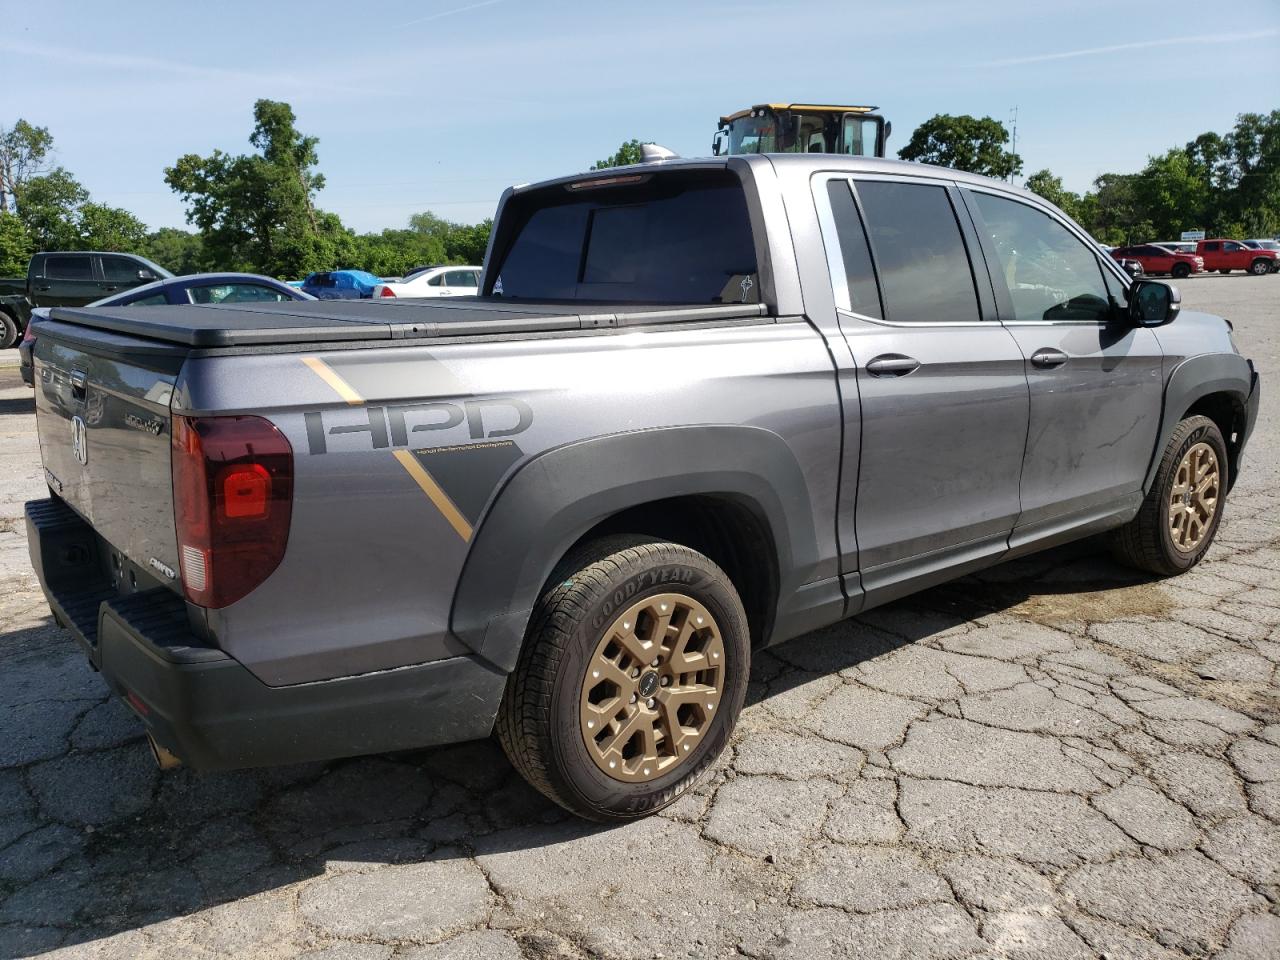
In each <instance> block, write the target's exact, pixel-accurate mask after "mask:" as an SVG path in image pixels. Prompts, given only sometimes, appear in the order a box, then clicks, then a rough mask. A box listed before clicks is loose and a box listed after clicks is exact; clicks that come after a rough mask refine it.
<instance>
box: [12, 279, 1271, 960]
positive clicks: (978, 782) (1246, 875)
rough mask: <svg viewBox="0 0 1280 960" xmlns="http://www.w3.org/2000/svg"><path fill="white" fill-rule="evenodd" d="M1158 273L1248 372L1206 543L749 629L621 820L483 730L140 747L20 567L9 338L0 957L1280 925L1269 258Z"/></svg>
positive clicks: (513, 947)
mask: <svg viewBox="0 0 1280 960" xmlns="http://www.w3.org/2000/svg"><path fill="white" fill-rule="evenodd" d="M1182 288H1183V293H1184V302H1185V304H1186V305H1187V306H1188V307H1189V308H1193V309H1194V308H1202V309H1208V310H1212V311H1215V312H1220V313H1224V314H1225V315H1227V316H1229V317H1230V318H1231V319H1232V320H1233V321H1234V322H1235V325H1236V336H1237V339H1238V342H1239V343H1240V345H1241V347H1242V349H1243V350H1244V351H1245V352H1246V353H1247V354H1250V355H1252V356H1253V358H1254V359H1255V361H1257V362H1258V364H1259V366H1260V368H1261V369H1262V371H1263V375H1264V378H1266V379H1267V382H1266V384H1264V388H1265V389H1264V394H1263V396H1264V400H1263V410H1262V417H1261V422H1260V424H1259V426H1258V429H1257V431H1256V432H1255V435H1254V439H1253V442H1252V447H1251V449H1250V453H1249V457H1248V463H1247V465H1246V469H1245V471H1244V473H1243V475H1242V477H1241V480H1240V483H1239V485H1238V486H1237V487H1236V489H1235V491H1234V492H1233V494H1232V497H1231V500H1230V503H1229V505H1228V508H1227V512H1226V521H1225V522H1224V524H1223V526H1222V529H1221V531H1220V533H1219V535H1218V541H1217V543H1216V544H1215V546H1214V547H1213V549H1212V550H1211V551H1210V553H1209V556H1208V559H1207V561H1206V562H1205V563H1203V564H1202V565H1201V566H1200V567H1199V568H1197V569H1196V570H1195V571H1193V572H1192V573H1190V574H1188V575H1186V576H1183V577H1180V578H1178V579H1177V580H1173V581H1169V582H1165V583H1159V582H1152V581H1150V580H1146V579H1144V578H1141V577H1136V576H1134V575H1133V574H1132V573H1130V572H1128V571H1126V570H1124V569H1122V568H1120V567H1117V566H1115V565H1113V564H1111V563H1110V562H1109V561H1108V560H1107V559H1105V557H1102V556H1100V555H1098V554H1097V553H1096V552H1095V551H1094V550H1093V549H1092V548H1090V547H1089V546H1088V545H1085V546H1075V547H1072V548H1069V549H1064V550H1058V551H1055V552H1053V553H1051V554H1045V555H1042V556H1039V557H1034V558H1031V559H1029V560H1025V561H1021V562H1015V563H1010V564H1007V565H1004V566H1001V567H997V568H995V569H992V570H990V571H988V572H986V573H984V574H982V575H980V576H977V577H971V578H968V579H966V580H963V581H960V582H957V583H955V584H951V585H948V586H946V587H942V588H939V589H935V590H932V591H930V592H928V593H925V594H921V595H919V596H917V597H914V598H912V599H910V600H909V601H907V602H903V603H898V604H895V605H893V606H891V607H888V608H884V609H881V610H877V611H874V612H872V613H870V614H868V615H866V616H863V617H860V618H858V619H857V620H855V621H851V622H848V623H844V624H841V625H839V626H836V627H832V628H830V629H827V630H824V631H821V632H819V633H815V634H812V635H810V636H807V637H804V638H801V639H800V640H796V641H793V642H791V643H788V644H786V645H785V646H782V647H779V648H776V649H774V650H773V651H770V652H767V653H764V654H761V655H759V656H758V657H757V659H756V662H755V664H754V666H753V670H752V681H753V682H752V687H751V692H750V694H749V697H748V702H749V705H748V707H747V709H746V710H745V712H744V713H743V716H742V721H741V725H740V729H739V733H738V735H737V737H736V738H735V741H734V744H733V747H732V749H731V750H730V751H729V752H728V753H727V754H726V756H725V757H724V759H723V760H722V762H721V763H720V764H719V766H718V767H717V768H716V770H715V772H714V774H713V776H712V777H711V778H710V779H708V780H707V781H706V782H705V783H704V784H703V785H702V786H701V787H700V788H699V789H698V790H697V791H696V792H695V793H693V794H692V795H690V796H688V797H686V798H685V799H683V800H682V801H681V802H679V803H678V804H677V805H675V806H674V807H672V808H671V809H669V810H667V811H665V812H664V813H663V814H662V815H661V816H658V817H654V818H651V819H649V820H646V821H644V822H641V823H636V824H633V825H630V826H627V827H622V828H614V829H602V828H599V827H593V826H589V825H585V824H583V823H581V822H577V821H574V820H572V819H568V818H566V816H565V815H564V814H563V813H562V812H561V811H560V810H559V809H558V808H556V807H553V806H552V805H551V804H549V803H548V802H546V801H544V800H543V799H542V798H541V797H540V796H539V795H537V794H535V793H534V792H533V791H532V790H531V789H529V788H528V787H526V786H525V785H524V784H523V782H522V781H521V780H520V779H519V778H518V777H517V776H515V774H514V773H513V772H512V771H511V769H510V767H508V765H507V763H506V761H505V760H504V758H503V757H502V755H501V753H500V751H499V750H498V749H497V748H496V747H495V746H494V745H493V744H492V743H489V742H482V743H475V744H468V745H464V746H460V747H455V748H449V749H444V750H433V751H424V752H419V753H411V754H401V755H396V756H385V757H367V758H361V759H355V760H344V761H339V762H335V763H329V764H311V765H306V766H298V767H290V768H284V769H273V770H262V771H251V772H242V773H231V774H217V775H212V774H207V775H199V774H193V773H191V772H190V771H183V770H180V771H177V772H175V773H170V774H165V775H161V774H159V773H158V772H157V771H156V770H155V768H154V767H153V765H152V763H151V760H150V758H149V756H148V754H147V750H146V747H145V745H144V744H143V742H142V739H141V736H140V731H139V728H138V725H137V723H136V722H135V721H134V720H133V718H132V716H131V715H130V714H129V713H128V712H127V711H126V710H125V709H124V708H122V707H121V706H120V705H119V704H117V703H115V702H113V701H111V700H108V699H107V696H106V691H105V688H104V686H103V684H102V682H101V680H100V679H99V678H98V677H97V676H96V675H95V674H93V673H92V672H91V671H90V670H89V669H88V668H87V667H86V666H85V665H84V662H83V660H82V658H81V657H80V656H79V655H78V654H77V652H76V651H75V649H74V647H73V644H72V642H71V641H70V640H69V639H68V638H67V637H66V636H65V635H64V634H62V633H61V631H59V630H57V629H56V628H55V627H53V626H52V623H51V620H50V617H49V613H48V610H47V608H46V607H45V605H44V603H43V602H42V599H41V596H40V593H39V591H38V589H37V587H36V583H35V579H34V577H33V576H32V575H31V573H30V571H29V569H28V568H27V561H26V547H25V542H24V534H23V532H22V529H21V524H20V521H17V518H18V517H19V516H20V515H21V503H22V501H23V500H24V499H26V498H28V497H32V496H39V495H42V493H43V491H42V482H41V475H40V470H39V466H38V458H37V449H36V442H35V437H34V430H33V423H32V419H33V418H32V414H31V399H30V396H31V394H30V392H29V391H27V390H26V388H25V387H23V386H22V385H21V384H20V382H19V381H18V379H17V371H16V368H12V367H0V480H2V482H3V493H0V584H2V585H3V591H2V595H0V623H3V625H4V626H3V629H4V633H3V636H0V671H3V673H0V677H2V678H3V679H0V956H4V957H9V956H15V955H19V956H20V955H30V954H41V953H43V952H45V951H51V953H49V954H48V955H50V956H57V957H60V958H61V957H129V958H134V957H148V958H150V957H179V956H180V957H206V956H244V957H297V956H307V957H314V958H325V960H337V958H351V960H386V958H389V957H393V956H394V957H397V958H412V960H428V958H445V957H450V958H481V957H483V958H495V960H503V958H517V957H526V958H532V957H537V958H549V957H598V958H624V957H626V958H630V957H636V958H640V957H658V956H662V957H683V956H695V957H703V956H722V955H727V956H748V957H761V958H766V957H767V958H783V957H797V958H808V957H821V956H866V957H876V958H893V957H910V958H924V960H928V958H943V957H1011V958H1016V957H1035V958H1076V957H1100V956H1105V957H1110V958H1185V957H1187V956H1192V957H1201V956H1204V957H1208V956H1216V957H1222V958H1224V960H1225V958H1231V960H1244V958H1262V957H1277V956H1280V826H1278V825H1280V670H1278V669H1277V664H1280V575H1278V574H1277V572H1276V571H1277V567H1280V526H1278V525H1277V523H1276V522H1275V520H1274V519H1273V518H1274V516H1275V510H1276V507H1277V506H1278V505H1280V492H1277V491H1280V476H1278V473H1280V469H1278V466H1280V457H1278V456H1277V452H1278V451H1277V446H1278V444H1280V428H1278V427H1277V417H1276V415H1275V414H1276V412H1277V403H1278V402H1280V401H1277V395H1278V394H1280V369H1278V368H1280V364H1278V363H1277V357H1278V355H1280V336H1278V335H1277V324H1280V277H1277V276H1271V277H1261V278H1252V277H1243V276H1230V277H1220V276H1209V277H1205V278H1195V279H1192V280H1189V281H1187V282H1185V283H1183V284H1182Z"/></svg>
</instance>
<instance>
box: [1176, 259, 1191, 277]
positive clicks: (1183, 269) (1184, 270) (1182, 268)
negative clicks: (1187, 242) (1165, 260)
mask: <svg viewBox="0 0 1280 960" xmlns="http://www.w3.org/2000/svg"><path fill="white" fill-rule="evenodd" d="M1189 276H1191V268H1190V267H1189V266H1187V265H1186V264H1185V263H1175V264H1174V265H1173V278H1174V279H1175V280H1185V279H1187V277H1189Z"/></svg>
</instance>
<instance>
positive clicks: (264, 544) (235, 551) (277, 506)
mask: <svg viewBox="0 0 1280 960" xmlns="http://www.w3.org/2000/svg"><path fill="white" fill-rule="evenodd" d="M171 459H172V469H173V513H174V524H175V527H176V529H177V533H178V560H179V563H180V566H181V569H182V587H183V591H184V592H185V593H186V596H187V599H188V600H190V601H191V602H192V603H194V604H197V605H199V606H202V607H225V606H228V605H229V604H232V603H235V602H236V601H237V600H239V599H241V598H242V597H245V596H247V595H248V594H249V593H250V592H252V591H253V590H254V589H255V588H256V587H257V586H258V585H259V584H261V583H262V582H263V581H264V580H266V579H267V577H268V576H270V575H271V573H272V571H274V570H275V568H276V567H278V566H279V565H280V561H281V560H282V559H283V558H284V550H285V546H286V544H287V543H288V540H289V519H290V515H291V512H292V507H293V448H292V447H291V446H290V445H289V441H288V440H287V439H286V438H285V436H284V434H282V433H281V432H280V431H279V430H278V429H277V428H276V426H275V425H274V424H272V423H271V422H270V421H267V420H264V419H262V418H261V417H182V416H175V417H174V418H173V439H172V458H171Z"/></svg>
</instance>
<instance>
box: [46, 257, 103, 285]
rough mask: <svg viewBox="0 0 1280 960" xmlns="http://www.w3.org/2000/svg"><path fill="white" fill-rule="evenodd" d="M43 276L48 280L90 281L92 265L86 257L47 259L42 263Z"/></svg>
mask: <svg viewBox="0 0 1280 960" xmlns="http://www.w3.org/2000/svg"><path fill="white" fill-rule="evenodd" d="M44 275H45V277H46V278H48V279H49V280H92V279H93V265H92V264H91V263H90V262H89V257H88V255H87V254H86V255H84V256H78V257H49V258H48V259H47V260H45V262H44Z"/></svg>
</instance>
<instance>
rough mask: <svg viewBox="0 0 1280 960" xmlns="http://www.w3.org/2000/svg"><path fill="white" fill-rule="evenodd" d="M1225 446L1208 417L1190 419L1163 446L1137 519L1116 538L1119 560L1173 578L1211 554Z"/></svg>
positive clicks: (1223, 486) (1221, 503)
mask: <svg viewBox="0 0 1280 960" xmlns="http://www.w3.org/2000/svg"><path fill="white" fill-rule="evenodd" d="M1227 470H1228V462H1227V445H1226V443H1225V442H1223V439H1222V432H1221V431H1220V430H1219V429H1218V425H1217V424H1216V423H1214V422H1213V421H1212V420H1210V419H1209V418H1208V417H1198V416H1197V417H1188V418H1187V419H1185V420H1183V421H1182V422H1181V423H1179V424H1178V426H1177V428H1176V429H1175V430H1174V431H1173V436H1171V437H1170V438H1169V442H1168V443H1166V444H1165V448H1164V455H1163V456H1162V457H1161V459H1160V466H1159V468H1158V469H1157V470H1156V479H1155V483H1153V484H1152V485H1151V490H1150V491H1149V492H1148V493H1147V496H1146V498H1145V499H1144V500H1143V501H1142V506H1141V507H1140V508H1139V509H1138V515H1137V516H1135V517H1134V518H1133V519H1132V520H1130V521H1129V522H1128V523H1127V524H1125V525H1124V526H1123V527H1121V528H1120V529H1119V530H1117V531H1115V533H1114V534H1113V535H1112V536H1113V539H1112V547H1113V550H1114V552H1115V554H1116V557H1117V559H1119V560H1120V561H1121V562H1123V563H1127V564H1129V565H1130V566H1133V567H1137V568H1138V569H1139V570H1147V571H1149V572H1151V573H1154V574H1157V575H1159V576H1162V577H1171V576H1175V575H1176V574H1179V573H1183V572H1185V571H1187V570H1190V569H1191V568H1192V567H1194V566H1195V565H1196V564H1197V563H1199V562H1200V560H1201V558H1203V557H1204V555H1205V553H1206V552H1207V551H1208V549H1209V546H1210V545H1211V544H1212V543H1213V538H1214V536H1215V535H1216V534H1217V532H1218V525H1219V523H1221V521H1222V511H1223V509H1224V507H1225V506H1226V497H1227V487H1228V480H1229V477H1228V476H1227Z"/></svg>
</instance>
